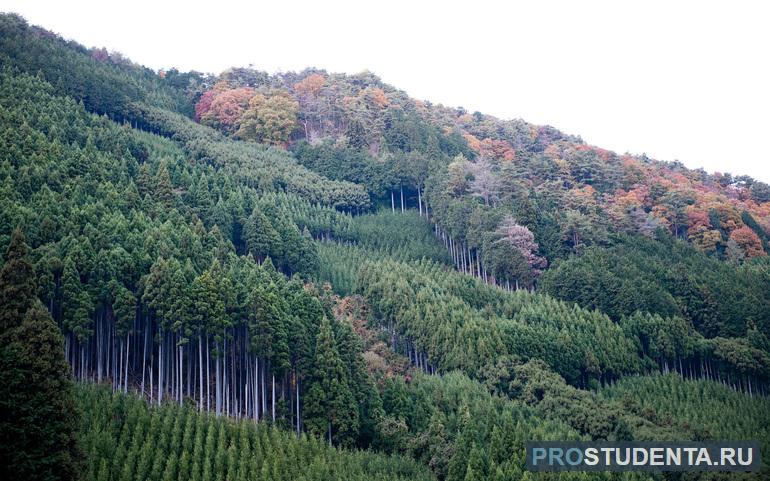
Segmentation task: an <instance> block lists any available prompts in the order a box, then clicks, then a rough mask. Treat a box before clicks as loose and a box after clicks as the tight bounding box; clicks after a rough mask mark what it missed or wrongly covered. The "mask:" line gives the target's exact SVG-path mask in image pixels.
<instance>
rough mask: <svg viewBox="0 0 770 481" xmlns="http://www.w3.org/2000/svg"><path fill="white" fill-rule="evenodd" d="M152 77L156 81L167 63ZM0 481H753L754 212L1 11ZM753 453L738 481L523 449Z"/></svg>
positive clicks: (549, 147)
mask: <svg viewBox="0 0 770 481" xmlns="http://www.w3.org/2000/svg"><path fill="white" fill-rule="evenodd" d="M170 60H171V61H173V59H170ZM0 251H1V252H2V253H3V258H2V270H1V271H0V348H1V353H0V378H1V379H0V389H1V390H2V392H0V407H2V415H1V417H0V470H2V473H1V475H2V478H3V479H47V480H54V479H67V480H70V479H83V480H94V481H118V480H120V481H129V480H150V479H151V480H162V481H171V480H179V481H182V480H188V479H191V480H206V481H208V480H265V481H266V480H273V479H286V480H289V479H291V480H300V479H304V480H316V479H318V480H321V479H361V480H365V479H366V480H368V479H374V480H377V479H383V480H384V479H397V480H401V479H403V480H406V479H416V480H423V479H424V480H428V479H436V480H440V481H444V480H447V481H476V480H485V479H489V480H519V479H522V480H531V479H544V480H545V479H548V480H552V479H559V480H587V479H604V480H616V479H622V480H647V479H655V480H659V479H672V480H690V479H704V480H718V479H747V480H748V479H752V480H753V479H757V480H758V479H765V478H764V477H766V476H767V475H768V468H767V464H766V463H767V460H768V459H770V424H769V423H770V260H769V259H770V258H768V253H770V186H768V185H767V184H765V183H763V182H760V181H757V180H755V179H752V178H751V177H748V176H745V175H736V176H733V175H731V174H727V173H714V174H709V173H706V172H704V171H699V170H689V169H686V168H685V167H684V166H682V165H681V164H678V163H671V162H662V161H657V160H654V159H650V158H647V157H645V156H641V157H640V156H631V155H627V154H626V155H618V154H615V153H613V152H610V151H607V150H604V149H601V148H598V147H595V146H591V145H587V144H586V143H585V142H584V141H583V140H582V139H580V138H579V137H574V136H570V135H566V134H563V133H561V132H559V131H558V130H556V129H554V128H553V127H549V126H535V125H532V124H529V123H527V122H525V121H523V120H500V119H496V118H494V117H491V116H488V115H485V114H482V113H479V112H473V113H469V112H466V111H465V110H464V109H462V108H459V107H458V108H450V107H445V106H443V105H435V104H432V103H430V102H427V101H420V100H416V99H413V98H410V97H409V96H408V95H407V94H406V93H404V92H402V91H400V90H397V89H396V88H394V87H392V86H389V85H387V84H384V83H383V82H382V81H381V80H380V79H379V78H377V77H376V76H374V75H373V74H371V73H368V72H365V73H362V74H358V75H344V74H333V73H328V72H326V71H323V70H316V69H312V70H306V71H303V72H299V73H294V72H288V73H281V74H275V75H270V74H267V73H264V72H261V71H258V70H252V69H241V68H236V69H231V70H228V71H226V72H223V73H221V74H219V75H213V74H202V73H199V72H179V71H177V70H175V69H170V70H165V71H153V70H150V69H148V68H145V67H142V66H140V65H137V64H134V63H133V62H132V61H130V60H129V59H127V58H125V57H124V56H122V55H120V54H118V53H115V52H108V51H107V50H104V49H88V48H86V47H83V46H82V45H79V44H77V43H75V42H74V41H66V40H64V39H62V38H60V37H58V36H57V35H55V34H53V33H51V32H49V31H46V30H44V29H43V28H40V27H35V26H30V25H29V24H28V23H27V22H26V21H25V20H24V19H22V18H21V17H19V16H17V15H13V14H0ZM726 439H728V440H744V439H753V440H758V441H759V442H760V443H761V445H762V450H763V461H764V462H765V465H764V467H763V471H762V472H760V473H754V474H733V475H730V476H727V477H725V476H724V475H721V474H714V473H710V474H698V473H688V474H685V475H673V476H672V475H669V474H666V475H664V474H660V473H613V474H610V473H582V472H573V473H566V472H565V473H559V474H548V473H535V472H528V471H526V469H525V460H524V443H525V442H527V441H531V440H611V441H630V440H637V441H664V440H694V441H706V440H726Z"/></svg>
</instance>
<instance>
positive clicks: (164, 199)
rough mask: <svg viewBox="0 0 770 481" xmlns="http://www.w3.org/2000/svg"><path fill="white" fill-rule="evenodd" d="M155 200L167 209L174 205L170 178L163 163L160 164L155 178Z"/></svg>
mask: <svg viewBox="0 0 770 481" xmlns="http://www.w3.org/2000/svg"><path fill="white" fill-rule="evenodd" d="M154 194H155V200H157V201H158V202H160V203H162V204H163V205H165V206H167V207H172V206H173V205H174V198H175V194H174V187H173V185H172V184H171V176H170V175H169V173H168V167H166V164H165V163H162V164H160V168H159V169H158V173H157V174H156V177H155V191H154Z"/></svg>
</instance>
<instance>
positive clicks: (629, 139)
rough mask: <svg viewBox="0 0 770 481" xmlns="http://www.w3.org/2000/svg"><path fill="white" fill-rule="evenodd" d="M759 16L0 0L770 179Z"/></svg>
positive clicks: (174, 58) (521, 5) (132, 44)
mask: <svg viewBox="0 0 770 481" xmlns="http://www.w3.org/2000/svg"><path fill="white" fill-rule="evenodd" d="M239 3H241V4H240V5H239ZM767 5H770V2H763V1H751V2H750V1H745V2H744V1H735V0H732V1H721V2H711V1H692V2H689V1H671V0H669V1H649V0H648V1H636V2H630V1H586V0H581V1H575V0H572V1H542V0H538V1H534V0H533V1H528V2H515V1H505V0H497V1H479V0H475V1H473V2H470V1H467V2H451V1H442V2H428V1H421V0H410V1H401V0H390V1H387V2H377V3H375V2H367V1H363V0H359V1H349V2H347V1H321V0H316V1H307V2H306V1H298V0H290V1H282V0H270V1H269V2H263V1H259V0H252V1H250V2H230V1H224V0H220V1H216V2H201V3H196V2H194V1H186V2H172V1H163V0H155V1H145V0H135V1H132V2H128V1H121V2H110V1H104V0H102V1H75V0H68V1H36V0H0V11H13V12H17V13H19V14H21V15H23V16H24V17H26V18H27V20H28V21H29V22H30V23H32V24H36V25H41V26H43V27H45V28H47V29H49V30H53V31H54V32H57V33H59V34H61V35H62V36H63V37H65V38H67V39H74V40H76V41H78V42H80V43H82V44H84V45H86V46H89V47H91V46H96V47H102V46H104V47H107V48H108V49H109V50H117V51H119V52H122V53H123V54H125V55H127V56H128V57H130V58H131V59H132V60H134V61H135V62H138V63H141V64H144V65H146V66H148V67H152V68H155V69H158V68H164V67H165V68H167V67H177V68H179V69H180V70H190V69H194V70H198V71H203V72H212V73H219V72H220V71H222V70H224V69H226V68H228V67H231V66H248V65H249V64H253V66H254V67H255V68H258V69H261V70H267V71H269V72H276V71H287V70H302V69H303V68H305V67H318V68H323V69H326V70H328V71H333V72H346V73H357V72H360V71H361V70H364V69H368V70H370V71H372V72H374V73H376V74H378V75H379V76H380V77H381V78H382V79H383V80H384V81H385V82H388V83H390V84H392V85H394V86H396V87H398V88H400V89H403V90H405V91H407V92H408V93H409V94H410V95H411V96H412V97H416V98H420V99H425V100H430V101H431V102H434V103H442V104H444V105H450V106H462V107H465V108H466V109H467V110H469V111H475V110H479V111H481V112H484V113H488V114H492V115H495V116H497V117H501V118H522V119H524V120H527V121H530V122H534V123H536V124H549V125H553V126H554V127H557V128H559V129H560V130H562V131H565V132H567V133H570V134H576V135H580V136H582V137H583V139H584V140H586V141H587V142H589V143H591V144H594V145H598V146H600V147H604V148H609V149H612V150H615V151H617V152H619V153H622V152H631V153H636V154H641V153H646V154H647V155H649V156H650V157H654V158H657V159H661V160H675V159H676V160H680V161H682V162H683V163H684V164H685V165H687V166H688V167H693V168H695V167H704V168H705V169H706V170H708V171H710V172H713V171H720V172H725V171H727V172H732V173H733V174H748V175H751V176H753V177H755V178H758V179H761V180H764V181H766V182H770V153H768V152H769V150H768V148H767V145H766V144H767V143H768V140H770V138H769V137H768V129H769V128H770V122H768V114H769V113H770V92H769V90H768V89H769V88H770V26H769V24H770V6H767Z"/></svg>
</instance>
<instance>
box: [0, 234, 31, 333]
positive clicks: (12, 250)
mask: <svg viewBox="0 0 770 481" xmlns="http://www.w3.org/2000/svg"><path fill="white" fill-rule="evenodd" d="M34 299H35V273H34V270H33V268H32V264H31V263H30V262H29V259H28V258H27V244H26V243H25V242H24V233H22V231H21V230H20V229H18V228H16V229H15V230H14V231H13V234H11V243H10V245H9V246H8V249H7V250H6V253H5V264H3V269H2V270H1V271H0V306H2V309H0V332H3V333H4V332H6V331H7V330H9V329H11V328H14V327H17V326H19V325H20V324H21V321H22V319H23V318H24V315H25V314H26V313H27V310H28V309H29V308H30V307H31V306H32V304H33V301H34Z"/></svg>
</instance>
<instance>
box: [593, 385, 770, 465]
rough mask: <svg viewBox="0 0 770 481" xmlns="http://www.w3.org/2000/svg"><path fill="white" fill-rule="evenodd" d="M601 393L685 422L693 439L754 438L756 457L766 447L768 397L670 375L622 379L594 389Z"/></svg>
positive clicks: (769, 413)
mask: <svg viewBox="0 0 770 481" xmlns="http://www.w3.org/2000/svg"><path fill="white" fill-rule="evenodd" d="M600 394H601V395H602V397H604V398H607V399H612V400H617V401H619V402H621V403H625V404H635V405H637V406H638V409H640V410H641V411H642V412H645V413H646V414H647V415H649V416H652V417H655V418H657V419H659V420H661V421H663V422H669V423H671V422H678V423H682V424H684V425H687V426H689V427H690V428H691V429H692V430H693V431H694V432H695V433H696V436H697V438H698V439H716V440H720V439H754V440H757V441H759V442H760V443H761V445H762V453H763V454H762V457H763V458H764V457H765V456H767V454H768V451H770V401H768V399H767V397H761V396H753V397H752V396H747V395H745V394H742V393H739V392H736V391H735V390H733V389H730V388H729V387H727V386H725V385H723V384H721V383H719V382H713V381H709V380H701V381H696V380H688V379H682V378H681V377H679V376H676V375H657V376H641V377H632V378H627V379H623V380H622V381H620V382H618V383H617V384H615V385H613V386H611V387H608V388H606V389H603V390H601V391H600Z"/></svg>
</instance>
